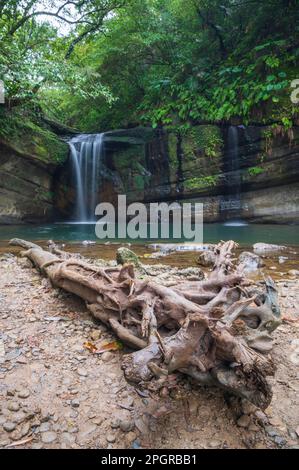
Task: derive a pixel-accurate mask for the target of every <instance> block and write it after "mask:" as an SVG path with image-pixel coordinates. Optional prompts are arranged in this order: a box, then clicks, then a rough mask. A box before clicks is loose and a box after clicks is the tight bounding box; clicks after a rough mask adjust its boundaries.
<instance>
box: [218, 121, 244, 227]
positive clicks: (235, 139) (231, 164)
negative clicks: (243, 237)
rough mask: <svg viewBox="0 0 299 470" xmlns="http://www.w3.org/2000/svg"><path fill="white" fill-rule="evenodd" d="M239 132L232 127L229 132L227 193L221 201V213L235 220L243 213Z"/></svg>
mask: <svg viewBox="0 0 299 470" xmlns="http://www.w3.org/2000/svg"><path fill="white" fill-rule="evenodd" d="M239 153H240V152H239V130H238V127H236V126H230V127H229V128H228V132H227V160H226V162H227V163H226V165H227V168H226V172H227V192H228V194H229V195H228V196H224V197H223V199H222V201H221V205H220V208H221V212H223V213H224V215H225V218H226V219H231V218H233V219H235V218H236V217H239V216H240V211H241V172H240V155H239Z"/></svg>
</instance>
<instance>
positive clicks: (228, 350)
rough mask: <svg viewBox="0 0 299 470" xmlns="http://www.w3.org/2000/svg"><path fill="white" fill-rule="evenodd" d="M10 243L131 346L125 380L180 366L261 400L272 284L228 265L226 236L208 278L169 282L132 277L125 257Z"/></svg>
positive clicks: (268, 369) (266, 389)
mask: <svg viewBox="0 0 299 470" xmlns="http://www.w3.org/2000/svg"><path fill="white" fill-rule="evenodd" d="M10 243H11V244H12V245H17V246H20V247H22V248H26V249H27V251H26V252H25V253H24V255H25V256H27V257H28V258H29V259H30V260H31V261H32V262H33V263H34V265H35V266H36V268H38V269H39V270H40V271H42V272H43V273H44V274H45V275H46V276H48V277H49V279H50V280H51V282H52V283H53V285H54V286H57V287H60V288H62V289H64V290H66V291H68V292H71V293H73V294H76V295H78V296H79V297H81V298H82V299H84V300H85V301H86V305H87V307H88V309H89V310H90V311H91V313H92V314H93V315H94V317H95V318H97V319H100V320H101V321H102V322H104V323H105V324H106V325H108V326H109V327H110V328H111V329H112V330H113V331H114V333H115V334H116V335H117V336H118V337H119V338H120V339H121V340H122V341H123V342H124V343H126V344H127V345H128V346H130V347H131V348H133V349H137V351H136V352H133V353H131V354H128V355H126V356H124V359H123V365H122V368H123V370H124V374H125V377H126V378H127V379H128V380H130V381H134V382H135V383H138V384H139V385H140V386H144V387H146V386H150V387H151V388H152V389H153V388H155V387H156V388H159V387H161V386H162V385H163V384H165V382H167V376H168V374H172V373H174V372H176V371H180V372H183V373H184V374H187V375H190V376H191V377H193V378H194V379H195V380H197V381H198V382H200V383H203V384H207V383H208V384H212V385H218V386H220V387H221V388H223V389H225V390H227V391H229V392H230V393H234V394H236V395H239V396H241V397H245V398H247V399H248V400H250V401H251V402H253V403H254V404H255V405H257V406H259V407H260V408H266V407H267V406H268V405H269V403H270V401H271V396H272V395H271V388H270V386H269V385H268V383H267V376H268V375H273V373H274V366H273V363H272V361H271V357H270V356H269V355H268V354H267V353H268V352H269V350H270V349H271V345H272V343H271V336H270V333H271V332H272V331H273V330H274V329H275V328H276V327H277V326H278V324H279V323H280V311H279V308H278V305H277V295H276V290H275V285H274V283H273V281H270V280H267V281H266V282H265V283H264V285H262V286H261V287H260V288H258V289H257V288H254V289H253V288H251V287H250V286H251V284H252V283H251V282H248V280H246V279H245V278H244V276H243V274H242V272H240V267H239V268H238V266H234V263H233V259H232V251H233V249H234V248H235V246H236V244H235V243H234V242H233V241H229V242H225V243H224V242H221V243H220V244H219V245H218V246H217V247H216V248H215V265H214V268H213V270H212V272H211V274H210V276H209V278H208V279H206V280H204V281H189V282H187V281H183V282H181V283H178V284H177V285H176V286H175V287H174V288H169V287H165V286H163V285H160V284H158V283H156V282H154V281H152V280H150V279H148V280H140V279H138V278H136V277H135V273H134V268H133V266H132V265H124V266H122V267H118V268H113V269H109V268H107V269H104V268H97V267H95V266H93V265H91V264H88V263H85V262H83V261H82V260H79V259H77V258H75V257H72V255H70V257H68V256H65V255H64V252H61V251H60V250H59V249H56V248H55V250H54V253H55V254H54V253H50V252H49V251H46V250H43V249H42V248H41V247H39V246H38V245H36V244H32V243H30V242H26V241H24V240H19V239H14V240H12V241H11V242H10ZM50 248H51V247H50ZM52 248H53V247H52ZM52 251H53V250H52Z"/></svg>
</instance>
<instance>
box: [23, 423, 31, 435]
mask: <svg viewBox="0 0 299 470" xmlns="http://www.w3.org/2000/svg"><path fill="white" fill-rule="evenodd" d="M29 431H30V424H29V423H24V424H23V426H22V428H21V437H24V436H26V435H27V434H28V433H29Z"/></svg>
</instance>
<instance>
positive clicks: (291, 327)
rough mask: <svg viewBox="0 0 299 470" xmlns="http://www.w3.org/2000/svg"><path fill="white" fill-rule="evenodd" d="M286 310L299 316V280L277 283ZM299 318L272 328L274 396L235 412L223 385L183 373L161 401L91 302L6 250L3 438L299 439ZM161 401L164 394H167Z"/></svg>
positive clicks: (277, 443)
mask: <svg viewBox="0 0 299 470" xmlns="http://www.w3.org/2000/svg"><path fill="white" fill-rule="evenodd" d="M278 286H279V290H280V305H281V307H282V310H283V315H285V316H287V317H291V318H294V319H298V318H299V311H298V304H299V302H298V301H299V298H298V297H299V294H298V292H299V281H298V280H296V279H295V280H288V281H280V282H279V283H278ZM298 331H299V322H292V323H291V322H283V324H282V325H281V326H280V327H279V328H278V329H277V330H276V332H275V348H274V351H273V357H274V359H275V362H276V364H277V372H276V376H275V378H273V379H271V383H272V384H273V392H274V396H273V401H272V403H271V406H270V407H269V408H268V409H267V410H266V412H265V413H263V412H261V411H260V410H256V409H254V407H252V406H250V405H249V404H248V403H247V404H246V403H245V404H244V405H243V410H242V411H238V412H235V411H234V409H233V408H232V407H231V406H230V405H229V403H228V401H227V400H226V399H225V397H224V396H223V393H222V392H221V391H220V390H218V389H212V388H204V387H199V386H198V385H195V384H194V383H192V380H189V379H188V378H185V377H179V379H178V387H177V388H176V389H174V390H173V392H172V393H171V396H166V397H163V398H161V400H158V399H157V397H152V396H150V395H148V394H146V393H144V394H143V395H144V396H140V392H139V393H138V391H137V390H136V389H135V388H134V387H133V386H131V385H129V384H128V383H127V382H126V381H125V379H124V377H123V373H122V371H121V368H120V365H121V357H122V355H123V354H125V353H126V351H124V350H122V351H116V352H106V353H104V354H103V355H93V354H92V353H90V352H89V351H88V350H87V349H86V348H85V347H84V346H83V345H84V343H85V342H86V341H92V342H93V343H95V344H96V345H101V344H102V343H103V342H104V341H109V340H114V339H115V338H113V336H112V335H111V334H110V333H109V331H107V329H106V328H105V327H103V326H102V325H100V324H96V323H95V322H94V320H93V319H92V317H91V316H90V315H89V313H88V312H87V311H86V309H85V307H84V304H83V303H82V302H81V301H80V300H79V299H77V298H75V297H74V296H72V295H68V294H66V293H63V292H62V291H60V290H57V289H53V288H52V287H51V286H50V284H49V282H48V280H47V279H44V278H43V277H41V276H40V275H39V274H38V273H37V272H36V271H35V270H34V269H32V268H31V265H30V263H29V262H28V261H27V260H25V259H22V258H17V257H16V256H13V255H2V256H1V257H0V447H1V448H3V447H17V448H33V449H37V448H119V449H122V448H140V447H143V448H160V449H163V448H187V449H192V448H265V447H266V448H290V447H291V448H299V393H298V392H299V335H298ZM160 402H161V403H160Z"/></svg>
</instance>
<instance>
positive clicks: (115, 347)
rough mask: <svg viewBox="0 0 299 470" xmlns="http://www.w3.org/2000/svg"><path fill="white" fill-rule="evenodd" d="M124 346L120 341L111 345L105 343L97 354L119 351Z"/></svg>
mask: <svg viewBox="0 0 299 470" xmlns="http://www.w3.org/2000/svg"><path fill="white" fill-rule="evenodd" d="M122 347H123V345H122V343H121V342H120V341H112V342H111V343H103V344H101V345H100V347H99V349H97V351H96V353H97V354H101V353H103V352H106V351H119V350H120V349H122Z"/></svg>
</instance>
